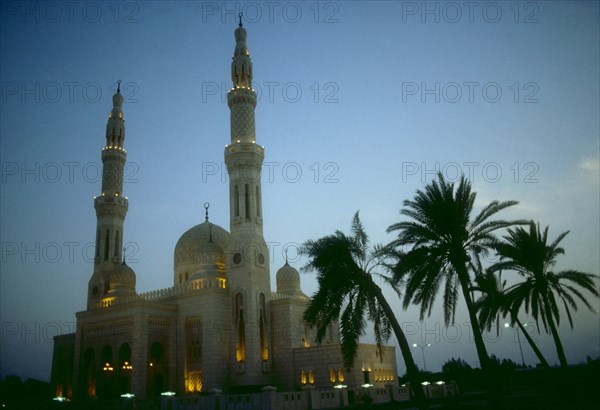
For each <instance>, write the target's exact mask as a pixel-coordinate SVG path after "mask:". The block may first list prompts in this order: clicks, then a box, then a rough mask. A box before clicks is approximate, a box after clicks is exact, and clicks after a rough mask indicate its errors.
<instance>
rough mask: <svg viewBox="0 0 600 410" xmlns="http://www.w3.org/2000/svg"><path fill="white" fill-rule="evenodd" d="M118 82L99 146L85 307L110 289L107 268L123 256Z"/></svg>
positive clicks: (124, 201) (122, 133) (122, 124)
mask: <svg viewBox="0 0 600 410" xmlns="http://www.w3.org/2000/svg"><path fill="white" fill-rule="evenodd" d="M120 86H121V82H120V81H119V82H118V86H117V92H116V93H115V94H114V95H113V98H112V101H113V108H112V111H111V112H110V114H109V115H108V123H107V124H106V146H105V147H104V148H103V149H102V195H100V196H98V197H95V198H94V208H96V219H97V228H96V254H95V256H94V274H93V275H92V277H91V279H90V281H89V286H88V309H90V308H91V307H92V306H93V305H94V304H95V303H96V302H99V301H101V300H102V299H104V298H106V297H107V295H108V292H109V289H110V283H109V282H110V281H109V279H110V278H109V276H110V272H111V271H113V270H114V269H115V267H117V266H118V265H119V264H120V263H121V260H122V246H123V223H124V221H125V215H126V214H127V208H128V201H127V198H126V197H124V196H123V171H124V168H125V159H126V157H127V153H126V152H125V149H124V148H123V142H124V141H125V118H124V117H123V96H122V95H121V89H120Z"/></svg>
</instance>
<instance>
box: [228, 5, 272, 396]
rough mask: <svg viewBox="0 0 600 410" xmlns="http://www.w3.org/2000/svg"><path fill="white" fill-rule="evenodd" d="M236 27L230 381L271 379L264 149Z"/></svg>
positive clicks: (241, 32) (231, 97)
mask: <svg viewBox="0 0 600 410" xmlns="http://www.w3.org/2000/svg"><path fill="white" fill-rule="evenodd" d="M239 17H240V23H239V27H238V28H237V29H236V30H235V41H236V45H235V51H234V53H233V61H232V63H231V80H232V82H233V88H231V89H230V90H229V92H228V93H227V104H228V105H229V109H230V111H231V143H230V144H229V145H227V146H226V147H225V164H226V165H227V171H228V173H229V205H230V227H231V228H230V230H231V237H230V244H229V251H228V259H227V276H228V282H229V288H230V291H231V295H232V304H233V306H234V308H233V314H234V317H233V321H234V330H235V335H236V336H235V346H232V355H233V357H234V358H235V363H236V364H235V368H234V369H232V372H231V376H232V382H233V384H246V385H247V384H253V385H259V384H268V383H270V372H271V354H270V346H271V344H270V340H269V335H270V334H271V330H270V329H271V320H270V317H269V309H268V306H269V301H270V296H271V284H270V278H269V251H268V248H267V245H266V243H265V240H264V238H263V226H262V224H263V219H262V203H261V202H262V201H261V185H260V174H261V167H262V163H263V159H264V148H263V147H261V146H260V145H257V144H256V135H255V130H254V108H255V107H256V93H255V92H254V90H253V89H252V62H251V61H250V53H249V52H248V48H247V47H246V30H245V29H244V27H242V16H241V14H240V16H239Z"/></svg>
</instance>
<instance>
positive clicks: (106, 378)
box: [100, 345, 115, 399]
mask: <svg viewBox="0 0 600 410" xmlns="http://www.w3.org/2000/svg"><path fill="white" fill-rule="evenodd" d="M100 366H102V367H101V369H102V377H101V381H102V383H101V385H100V398H102V399H112V398H114V397H115V389H114V385H115V362H114V361H113V351H112V347H110V346H109V345H105V346H104V347H103V348H102V352H101V353H100Z"/></svg>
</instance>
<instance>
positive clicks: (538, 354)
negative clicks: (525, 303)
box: [515, 319, 550, 368]
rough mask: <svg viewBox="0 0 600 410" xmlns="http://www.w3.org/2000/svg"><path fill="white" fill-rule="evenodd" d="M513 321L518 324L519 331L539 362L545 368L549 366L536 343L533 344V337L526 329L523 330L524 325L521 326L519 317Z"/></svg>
mask: <svg viewBox="0 0 600 410" xmlns="http://www.w3.org/2000/svg"><path fill="white" fill-rule="evenodd" d="M515 322H516V323H517V325H518V326H519V329H521V333H523V336H525V339H527V342H528V343H529V346H531V348H532V349H533V352H534V353H535V355H536V356H537V358H538V359H539V360H540V363H541V364H542V366H543V367H546V368H548V367H550V365H549V364H548V362H547V361H546V358H545V357H544V356H543V355H542V352H541V351H540V349H539V348H538V347H537V345H536V344H535V342H534V341H533V339H532V338H531V336H530V335H529V333H527V331H526V330H525V326H523V324H522V323H521V321H520V320H519V319H516V320H515Z"/></svg>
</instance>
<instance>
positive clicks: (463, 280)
mask: <svg viewBox="0 0 600 410" xmlns="http://www.w3.org/2000/svg"><path fill="white" fill-rule="evenodd" d="M454 268H455V269H456V273H457V274H458V280H459V282H460V287H461V288H462V292H463V296H464V298H465V302H466V304H467V311H468V313H469V319H470V321H471V328H472V329H473V339H474V340H475V348H476V349H477V356H478V357H479V363H480V365H481V368H482V369H483V370H487V369H489V368H490V357H489V356H488V353H487V349H486V348H485V343H484V342H483V336H482V334H481V327H480V326H479V321H478V320H477V312H476V310H475V307H474V306H473V299H471V293H470V285H471V283H470V282H471V281H470V280H469V274H468V272H467V269H466V267H465V266H464V265H463V266H458V267H457V266H455V267H454Z"/></svg>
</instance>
